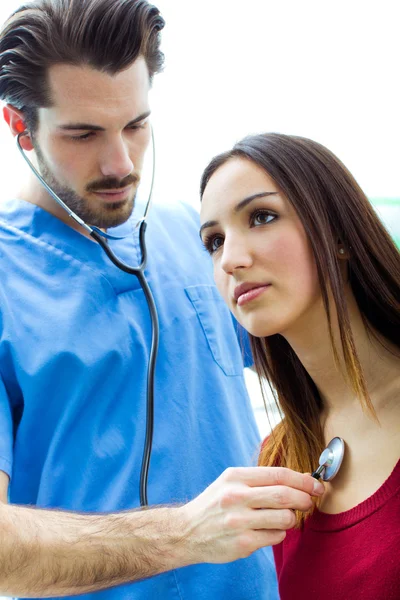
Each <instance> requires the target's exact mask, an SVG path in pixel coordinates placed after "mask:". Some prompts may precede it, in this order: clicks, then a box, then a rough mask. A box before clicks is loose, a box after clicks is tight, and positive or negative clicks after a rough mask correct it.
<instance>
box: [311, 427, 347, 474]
mask: <svg viewBox="0 0 400 600" xmlns="http://www.w3.org/2000/svg"><path fill="white" fill-rule="evenodd" d="M343 456H344V441H343V440H342V438H340V437H334V438H333V439H332V440H331V441H330V442H329V444H328V445H327V447H326V448H325V450H324V451H323V452H322V453H321V456H320V457H319V467H318V469H316V470H315V471H314V473H313V474H312V477H314V478H315V479H323V481H331V480H332V479H333V478H334V477H335V475H337V473H338V471H339V469H340V466H341V464H342V461H343Z"/></svg>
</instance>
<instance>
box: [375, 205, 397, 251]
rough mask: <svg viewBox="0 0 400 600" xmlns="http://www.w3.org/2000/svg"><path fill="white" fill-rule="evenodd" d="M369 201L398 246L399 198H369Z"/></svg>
mask: <svg viewBox="0 0 400 600" xmlns="http://www.w3.org/2000/svg"><path fill="white" fill-rule="evenodd" d="M370 201H371V203H372V205H373V206H374V208H375V210H376V212H377V213H378V215H379V216H380V218H381V219H382V221H383V223H384V224H385V226H386V228H387V229H388V231H389V232H390V234H391V235H392V237H393V238H394V241H395V242H396V244H397V246H398V248H400V198H370Z"/></svg>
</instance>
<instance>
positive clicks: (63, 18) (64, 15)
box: [0, 0, 164, 130]
mask: <svg viewBox="0 0 400 600" xmlns="http://www.w3.org/2000/svg"><path fill="white" fill-rule="evenodd" d="M163 27H164V19H163V18H162V17H161V15H160V13H159V10H158V9H157V8H156V7H155V6H152V5H151V4H149V3H148V2H147V1H146V0H35V1H34V2H31V3H29V4H24V5H23V6H21V7H20V8H19V9H18V10H16V11H15V12H14V13H13V14H12V15H11V16H10V17H9V19H8V20H7V21H6V23H5V24H4V26H3V29H2V31H1V34H0V98H1V99H2V100H4V101H5V102H8V103H10V104H12V105H13V106H15V107H16V108H18V109H19V110H21V111H22V112H23V113H24V116H25V120H26V122H27V126H28V128H29V129H31V130H33V129H34V128H35V127H36V123H37V109H38V108H39V107H49V106H51V105H52V99H51V96H50V90H49V87H48V81H47V72H48V69H49V67H51V66H52V65H55V64H69V65H76V66H79V65H87V66H90V67H93V68H94V69H98V70H100V71H104V72H106V73H109V74H110V75H114V74H116V73H118V72H120V71H123V70H124V69H126V68H128V67H129V66H130V65H131V64H132V63H133V62H134V61H135V60H136V59H137V58H138V57H139V56H143V57H144V59H145V61H146V64H147V68H148V70H149V75H150V80H151V79H152V77H153V75H154V74H155V73H158V72H159V71H161V69H162V67H163V61H164V56H163V54H162V52H161V51H160V31H161V29H162V28H163Z"/></svg>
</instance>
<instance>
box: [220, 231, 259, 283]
mask: <svg viewBox="0 0 400 600" xmlns="http://www.w3.org/2000/svg"><path fill="white" fill-rule="evenodd" d="M252 264H253V258H252V255H251V252H250V248H249V247H248V245H247V244H246V242H245V241H244V240H241V239H240V238H239V237H237V236H231V237H230V238H228V237H227V236H226V237H225V240H224V246H223V249H222V258H221V268H222V269H223V270H224V271H225V273H229V274H232V273H233V272H235V271H236V270H237V269H248V268H249V267H250V266H251V265H252Z"/></svg>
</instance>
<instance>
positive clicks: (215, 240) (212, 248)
mask: <svg viewBox="0 0 400 600" xmlns="http://www.w3.org/2000/svg"><path fill="white" fill-rule="evenodd" d="M223 243H224V239H223V237H222V236H221V235H214V236H211V237H209V238H206V239H205V240H204V241H203V244H204V247H205V249H206V250H207V252H209V253H210V254H214V252H216V251H217V250H219V248H221V246H222V244H223Z"/></svg>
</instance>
